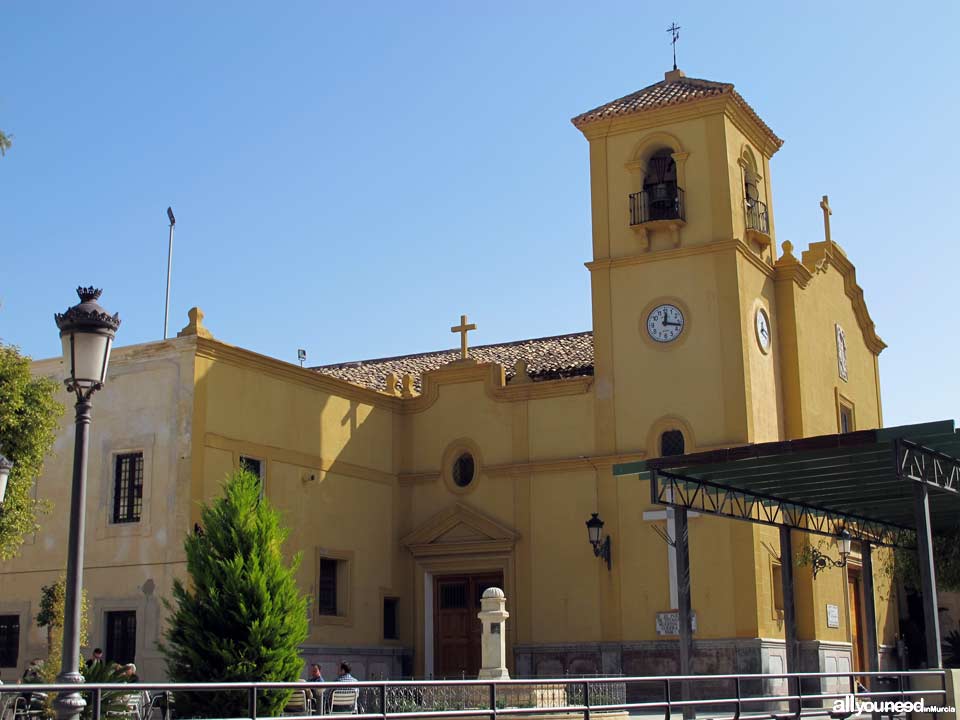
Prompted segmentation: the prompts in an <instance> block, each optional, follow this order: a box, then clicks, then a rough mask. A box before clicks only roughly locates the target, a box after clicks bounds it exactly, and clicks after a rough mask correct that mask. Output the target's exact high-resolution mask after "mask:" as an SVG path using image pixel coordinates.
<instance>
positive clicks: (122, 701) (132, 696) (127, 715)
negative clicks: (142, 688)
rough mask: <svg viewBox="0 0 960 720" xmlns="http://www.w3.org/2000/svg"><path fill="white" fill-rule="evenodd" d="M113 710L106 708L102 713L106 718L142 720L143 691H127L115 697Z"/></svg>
mask: <svg viewBox="0 0 960 720" xmlns="http://www.w3.org/2000/svg"><path fill="white" fill-rule="evenodd" d="M117 705H118V706H119V707H118V708H117V709H115V710H107V711H106V712H105V713H104V715H105V716H106V717H108V718H117V719H118V720H119V719H122V720H142V718H143V715H142V712H143V708H144V703H143V693H139V692H138V693H127V694H124V695H121V696H120V697H118V698H117Z"/></svg>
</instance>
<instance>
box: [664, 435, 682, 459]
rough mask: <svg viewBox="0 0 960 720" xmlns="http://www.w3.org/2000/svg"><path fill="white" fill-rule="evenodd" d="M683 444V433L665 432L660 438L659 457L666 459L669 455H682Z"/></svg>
mask: <svg viewBox="0 0 960 720" xmlns="http://www.w3.org/2000/svg"><path fill="white" fill-rule="evenodd" d="M683 453H684V443H683V433H682V432H680V431H679V430H667V431H666V432H665V433H663V434H662V435H661V436H660V455H661V456H662V457H668V456H670V455H683Z"/></svg>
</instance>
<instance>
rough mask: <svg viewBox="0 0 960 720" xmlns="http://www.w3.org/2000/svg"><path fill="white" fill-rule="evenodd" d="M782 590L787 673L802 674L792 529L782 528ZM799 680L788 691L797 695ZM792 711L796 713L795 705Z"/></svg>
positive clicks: (792, 704) (792, 679)
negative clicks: (798, 642) (798, 646)
mask: <svg viewBox="0 0 960 720" xmlns="http://www.w3.org/2000/svg"><path fill="white" fill-rule="evenodd" d="M780 589H781V591H782V593H783V636H784V645H785V646H786V647H785V648H784V649H785V650H786V653H787V672H788V673H797V672H800V657H799V655H798V653H797V606H796V603H795V602H794V599H793V539H792V538H791V537H790V528H789V527H786V526H785V525H781V526H780ZM797 682H798V680H797V679H796V678H791V679H790V680H789V681H788V683H787V686H788V691H789V693H790V694H791V695H797V694H798V692H797V690H798V688H797V687H796V684H797ZM791 710H792V711H796V710H797V708H796V707H794V703H791Z"/></svg>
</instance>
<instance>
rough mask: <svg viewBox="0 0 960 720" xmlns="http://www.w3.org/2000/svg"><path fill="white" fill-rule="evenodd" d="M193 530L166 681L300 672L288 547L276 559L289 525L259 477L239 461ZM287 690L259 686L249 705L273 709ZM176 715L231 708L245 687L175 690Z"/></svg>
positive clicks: (173, 613)
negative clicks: (285, 556)
mask: <svg viewBox="0 0 960 720" xmlns="http://www.w3.org/2000/svg"><path fill="white" fill-rule="evenodd" d="M201 517H202V530H201V531H200V532H195V533H193V534H191V535H190V536H188V537H187V539H186V541H185V548H186V554H187V572H188V573H189V575H190V583H189V585H187V584H184V583H183V582H180V581H179V580H176V581H174V584H173V602H168V601H166V600H165V601H164V604H165V605H166V607H167V611H168V613H169V621H168V627H167V630H166V632H165V642H164V643H163V644H162V645H161V646H160V649H161V651H162V652H163V654H164V656H165V658H166V664H167V673H168V675H169V677H170V680H171V681H172V682H240V681H277V682H279V681H284V682H292V681H295V680H297V679H298V678H299V676H300V671H301V669H302V668H303V661H302V659H301V658H300V645H301V643H303V642H304V640H306V637H307V617H306V598H305V596H304V595H302V594H301V592H300V590H299V588H298V587H297V583H296V579H295V573H296V570H297V567H298V566H299V564H300V555H299V554H297V555H296V556H295V557H294V558H293V560H292V561H291V563H290V564H289V565H287V564H285V563H284V559H283V554H282V547H281V546H282V545H283V542H284V540H285V539H286V537H287V534H288V531H287V529H286V528H284V527H283V526H282V525H281V523H280V517H279V514H278V513H277V511H276V510H274V509H273V508H272V507H271V506H270V504H269V502H268V501H267V499H266V498H261V497H260V479H259V478H258V477H257V476H256V475H254V474H253V473H251V472H249V471H246V470H240V471H238V472H236V473H234V474H233V475H232V476H230V477H229V478H227V480H226V482H225V483H224V485H223V496H222V497H220V498H218V499H217V500H215V501H214V502H213V504H212V505H204V506H203V510H202V513H201ZM290 693H291V691H289V690H287V691H278V690H272V691H264V692H261V693H259V694H258V696H257V714H258V715H259V714H262V715H270V716H277V715H280V714H281V713H282V711H283V707H284V705H285V704H286V702H287V699H288V698H289V697H290ZM176 707H177V715H178V716H180V717H210V716H212V717H237V716H243V715H246V713H247V693H223V692H216V693H212V692H202V693H201V692H196V693H180V694H178V695H177V697H176Z"/></svg>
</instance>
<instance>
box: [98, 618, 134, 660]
mask: <svg viewBox="0 0 960 720" xmlns="http://www.w3.org/2000/svg"><path fill="white" fill-rule="evenodd" d="M104 645H105V647H106V660H107V662H108V663H109V662H115V663H119V664H120V665H126V664H127V663H132V662H133V661H134V658H135V656H136V654H137V613H136V611H135V610H118V611H113V612H108V613H107V641H106V643H104Z"/></svg>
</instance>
